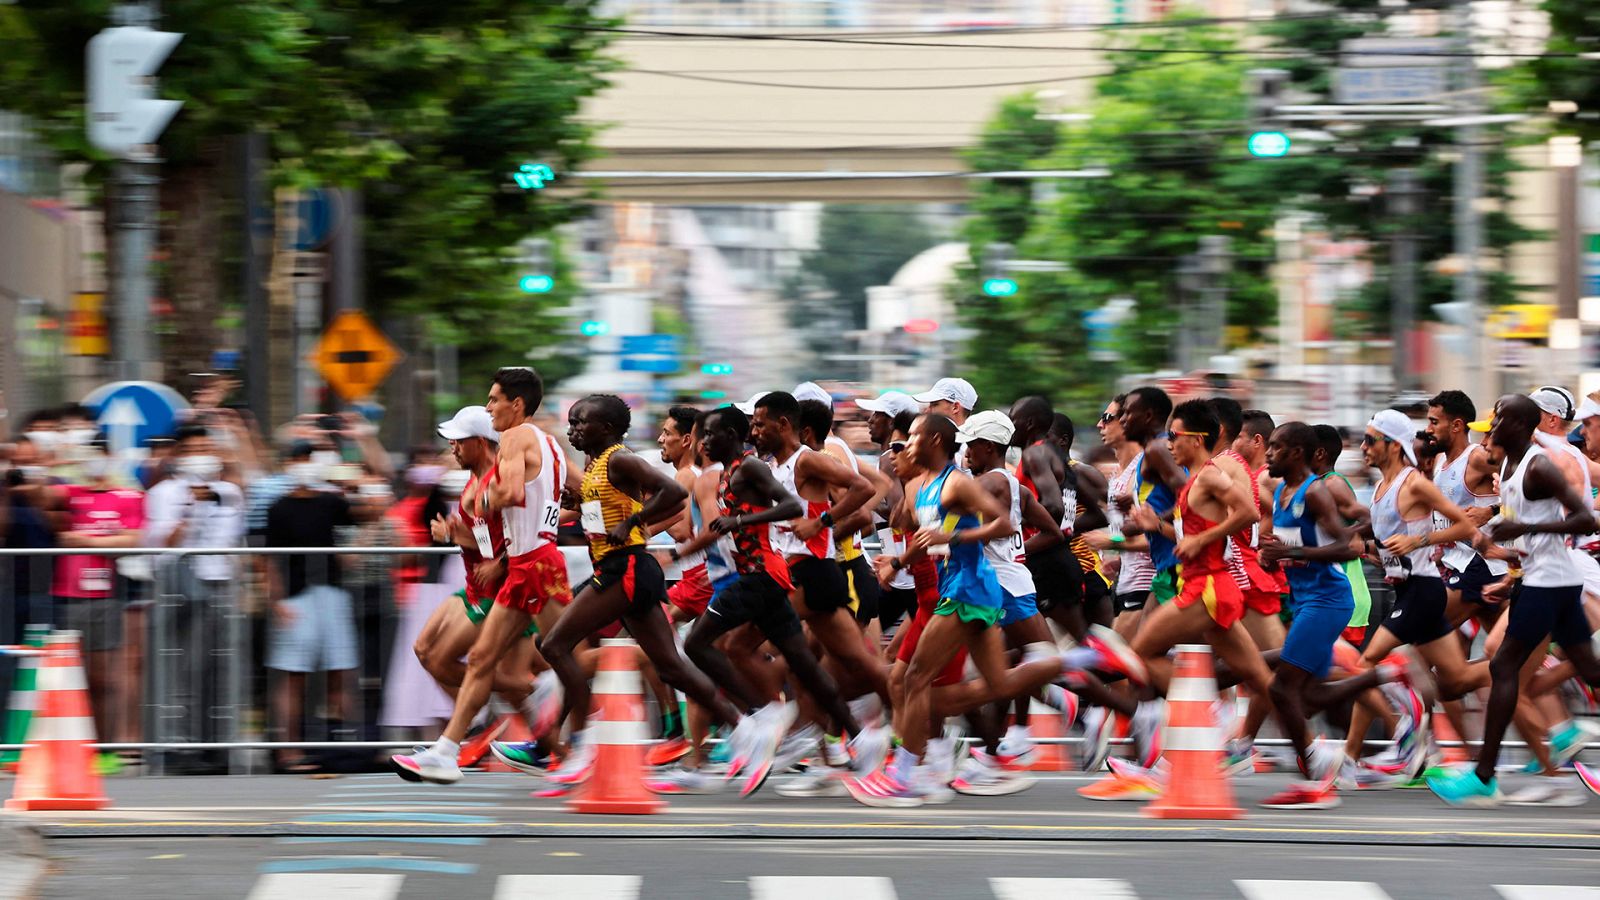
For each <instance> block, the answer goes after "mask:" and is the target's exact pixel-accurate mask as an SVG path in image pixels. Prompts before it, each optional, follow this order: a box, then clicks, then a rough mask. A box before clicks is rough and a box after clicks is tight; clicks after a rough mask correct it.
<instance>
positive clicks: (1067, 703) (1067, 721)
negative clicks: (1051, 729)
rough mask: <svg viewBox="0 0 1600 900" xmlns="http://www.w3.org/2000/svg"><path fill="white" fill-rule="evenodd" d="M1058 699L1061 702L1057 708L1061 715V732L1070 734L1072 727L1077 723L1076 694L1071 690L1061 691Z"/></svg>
mask: <svg viewBox="0 0 1600 900" xmlns="http://www.w3.org/2000/svg"><path fill="white" fill-rule="evenodd" d="M1058 699H1059V700H1060V703H1061V707H1060V709H1059V710H1058V712H1059V714H1060V716H1061V733H1062V734H1071V733H1072V727H1073V726H1074V725H1076V724H1078V702H1079V701H1078V695H1077V694H1074V693H1073V692H1071V691H1062V692H1061V696H1060V698H1058Z"/></svg>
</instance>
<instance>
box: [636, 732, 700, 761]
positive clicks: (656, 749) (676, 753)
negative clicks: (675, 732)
mask: <svg viewBox="0 0 1600 900" xmlns="http://www.w3.org/2000/svg"><path fill="white" fill-rule="evenodd" d="M693 749H694V747H692V746H690V745H689V740H688V739H687V738H685V737H683V736H681V735H680V736H678V737H674V738H667V739H666V740H664V741H662V742H661V743H659V744H656V745H655V746H653V747H651V748H650V752H648V753H646V754H645V755H644V761H645V764H646V765H648V766H652V767H654V766H670V765H672V764H673V763H675V762H677V761H678V760H680V759H683V758H684V757H685V756H688V755H689V751H691V750H693Z"/></svg>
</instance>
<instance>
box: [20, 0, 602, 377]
mask: <svg viewBox="0 0 1600 900" xmlns="http://www.w3.org/2000/svg"><path fill="white" fill-rule="evenodd" d="M597 6H598V4H597V3H596V2H592V0H574V2H569V3H562V4H530V3H520V2H516V0H460V2H453V3H444V4H440V3H431V2H424V0H392V2H387V3H383V4H357V3H342V2H337V0H229V2H222V0H167V2H166V3H164V4H163V13H164V15H165V18H164V20H163V21H164V22H165V23H167V27H169V28H172V29H174V30H181V31H183V32H184V35H185V36H184V40H183V42H182V43H181V44H179V45H178V48H177V50H175V51H174V52H173V54H172V56H171V57H170V58H169V60H168V61H167V63H166V65H165V66H163V68H162V70H161V72H160V78H161V94H162V95H163V96H165V97H170V98H173V99H178V100H183V101H184V103H185V106H184V108H183V111H182V112H180V113H179V115H178V117H177V119H175V120H174V122H173V123H172V126H171V127H170V128H169V129H168V131H167V133H166V134H165V135H164V136H163V138H162V141H161V152H162V155H163V157H164V158H165V162H164V163H163V166H162V168H163V173H162V174H163V179H164V190H163V203H164V207H165V219H166V220H167V221H168V222H171V223H175V226H176V227H174V228H169V229H168V232H167V233H166V234H165V235H164V239H165V240H166V242H167V246H166V248H165V249H166V250H167V255H168V257H169V258H171V259H174V260H177V261H181V262H182V265H181V266H175V267H171V268H169V269H168V270H167V272H166V275H167V289H168V291H169V293H170V295H171V296H172V297H173V299H174V308H175V315H174V318H175V321H174V322H173V325H172V328H171V329H169V330H170V331H172V332H173V336H172V339H171V340H168V341H165V342H164V344H165V346H164V352H165V353H166V356H167V359H168V362H169V364H171V365H172V366H176V367H177V368H174V369H172V370H171V371H174V372H183V371H192V369H186V368H183V366H192V365H194V364H195V362H196V361H197V357H198V359H200V360H203V359H204V356H201V355H200V354H209V351H210V349H211V348H212V347H213V346H215V343H216V335H217V330H216V323H215V319H216V317H217V316H218V314H219V313H218V311H219V310H220V309H221V308H222V306H223V304H224V302H225V301H227V300H229V299H235V300H236V298H233V297H232V296H231V294H232V292H231V291H230V290H229V288H228V287H227V286H228V285H231V284H233V283H234V280H230V279H224V278H222V277H221V270H222V268H223V265H222V260H223V258H224V256H223V254H224V252H225V251H224V250H223V245H224V242H223V241H219V240H217V236H218V235H219V234H220V233H221V229H220V227H218V223H220V221H221V216H222V215H223V212H224V207H226V206H227V203H228V201H230V200H231V198H230V196H229V195H228V194H227V192H226V190H225V189H224V188H223V187H222V186H221V185H223V184H225V183H226V182H227V181H228V180H229V179H228V178H227V174H228V173H227V171H226V168H227V166H228V164H229V157H228V154H227V145H228V142H229V140H230V139H232V138H234V137H236V136H240V135H244V134H247V133H250V132H258V133H263V134H266V135H267V136H268V139H269V142H270V150H269V155H270V161H271V165H272V172H273V176H274V180H275V182H276V183H278V184H280V185H287V186H301V187H304V186H312V185H322V186H349V187H356V188H360V189H362V190H363V191H364V194H365V206H366V217H365V220H366V229H367V234H368V238H367V241H366V245H367V250H368V254H367V259H366V265H367V278H366V284H367V288H368V290H367V296H368V305H369V307H371V308H372V309H373V310H375V311H376V312H378V313H379V314H384V315H404V316H416V317H419V318H421V319H422V320H423V321H424V322H425V323H427V325H428V329H429V331H430V332H431V335H432V336H433V337H434V338H435V339H439V338H450V339H459V338H467V340H465V341H464V354H465V355H464V357H463V359H462V373H463V377H464V378H466V377H469V376H470V377H474V378H476V377H478V376H480V375H482V374H483V373H484V372H485V371H487V370H488V369H491V368H492V367H493V365H494V364H495V362H500V363H503V362H504V361H505V360H506V359H507V358H513V359H520V358H524V357H526V356H527V355H528V354H529V352H530V351H533V350H534V349H535V348H538V347H542V346H543V347H548V346H551V345H552V344H554V343H556V342H558V341H559V340H560V337H561V332H560V330H559V329H558V328H556V327H554V326H553V317H552V316H550V315H549V314H548V312H547V310H549V309H551V308H554V307H556V306H557V305H559V304H560V303H561V301H562V300H563V299H564V298H565V297H567V296H570V293H571V291H572V288H573V285H572V283H571V280H570V279H568V278H565V277H561V274H562V273H561V271H559V270H558V272H556V273H555V274H556V275H557V276H558V279H557V289H556V290H555V291H553V292H551V293H549V294H545V295H541V297H542V299H541V301H540V303H538V304H530V303H529V302H528V301H527V299H526V298H525V296H524V295H522V294H521V293H520V292H519V291H518V290H517V286H516V278H515V275H516V272H515V270H514V268H513V266H512V264H511V262H510V261H509V260H508V259H507V257H506V248H508V247H510V246H511V245H512V244H513V243H514V242H515V241H516V240H518V239H520V238H522V237H526V236H528V235H530V234H536V233H541V232H546V231H548V230H549V229H550V228H552V227H553V226H554V225H556V224H559V223H560V222H562V221H564V220H566V219H569V218H571V217H572V216H573V215H574V214H575V213H576V212H577V210H578V209H579V208H580V207H579V206H578V205H577V203H576V202H574V201H571V200H563V199H558V198H557V197H555V196H553V195H551V194H549V193H548V192H534V191H523V190H520V189H517V188H515V187H514V186H512V184H511V182H510V173H512V172H513V171H515V170H516V169H517V167H518V166H519V165H520V164H522V163H524V162H542V163H544V164H546V165H549V166H551V167H552V168H553V169H555V171H556V172H557V173H558V181H559V179H560V176H561V175H563V174H565V173H567V172H570V171H572V170H573V169H574V168H575V167H576V166H577V165H578V164H579V163H580V162H582V161H583V160H585V159H587V158H589V157H590V156H592V155H593V153H594V151H593V148H592V146H591V145H590V143H589V141H590V138H591V137H592V133H593V126H591V125H588V124H585V123H581V122H579V121H578V120H577V119H576V114H577V112H578V108H579V104H580V103H581V101H582V100H583V99H584V98H585V97H587V96H589V95H591V94H593V93H594V92H596V91H598V90H599V89H600V88H601V87H603V86H604V84H605V81H604V73H605V72H606V71H608V70H609V69H610V68H612V63H611V62H610V61H609V60H607V59H606V58H605V57H603V56H602V51H603V49H604V46H605V43H606V40H607V39H606V37H605V36H604V35H603V34H600V33H598V32H597V31H595V30H594V29H593V28H592V27H591V26H594V25H596V24H603V20H600V19H598V18H597V15H596V12H595V9H596V7H597ZM111 7H112V4H111V3H110V2H108V0H48V2H47V0H24V2H22V3H19V4H16V5H13V6H0V89H3V90H4V92H5V98H6V99H5V101H4V103H5V105H6V107H7V108H9V109H13V110H16V111H19V112H23V113H25V114H27V115H28V116H30V117H31V118H32V119H33V120H34V121H35V122H36V123H37V125H38V128H39V130H40V132H41V133H42V134H43V135H44V136H45V137H46V138H47V139H48V140H49V141H50V143H51V144H52V145H53V146H54V147H55V148H56V150H57V151H58V152H59V153H60V154H61V156H62V158H63V159H64V160H66V161H76V162H86V163H89V164H90V168H89V177H90V180H91V182H93V183H99V182H100V181H101V180H102V179H103V176H104V174H105V172H106V166H107V163H108V160H106V159H105V158H104V157H103V156H102V155H100V154H99V153H98V152H97V151H95V150H93V149H92V148H90V147H89V146H88V144H87V142H86V140H85V138H84V133H83V71H82V69H83V62H82V61H83V58H84V45H85V43H86V42H87V41H88V39H89V38H90V37H91V36H93V34H94V33H96V32H97V31H98V30H99V29H100V28H102V27H105V26H106V25H108V24H110V23H109V21H108V16H109V12H110V9H111ZM113 199H114V198H113ZM254 337H257V338H259V336H254ZM535 356H536V357H537V358H540V359H542V358H543V357H542V356H541V355H539V354H535ZM556 368H557V369H560V368H561V366H560V365H557V366H556ZM554 374H559V372H557V373H554Z"/></svg>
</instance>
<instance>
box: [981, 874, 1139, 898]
mask: <svg viewBox="0 0 1600 900" xmlns="http://www.w3.org/2000/svg"><path fill="white" fill-rule="evenodd" d="M989 889H990V890H992V891H994V896H995V900H1061V898H1063V897H1072V898H1073V900H1139V895H1138V893H1136V892H1135V891H1134V889H1133V885H1131V884H1129V883H1127V882H1126V881H1123V880H1122V879H1120V878H991V879H989Z"/></svg>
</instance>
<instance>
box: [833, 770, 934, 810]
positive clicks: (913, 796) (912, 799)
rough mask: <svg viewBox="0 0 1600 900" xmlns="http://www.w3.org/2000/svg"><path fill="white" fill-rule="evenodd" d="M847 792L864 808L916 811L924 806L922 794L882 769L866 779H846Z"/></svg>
mask: <svg viewBox="0 0 1600 900" xmlns="http://www.w3.org/2000/svg"><path fill="white" fill-rule="evenodd" d="M844 787H845V790H847V791H849V792H850V796H851V797H854V798H855V801H856V802H857V803H860V804H861V805H863V806H871V807H875V808H878V809H914V808H916V807H918V806H921V805H922V792H921V791H920V790H918V789H917V788H916V787H915V786H913V785H912V784H911V783H910V782H906V781H901V780H900V779H898V778H895V777H894V776H893V775H891V774H889V771H888V770H887V769H880V770H878V771H876V772H874V773H872V774H871V775H868V776H866V777H865V778H849V777H847V778H845V779H844Z"/></svg>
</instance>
